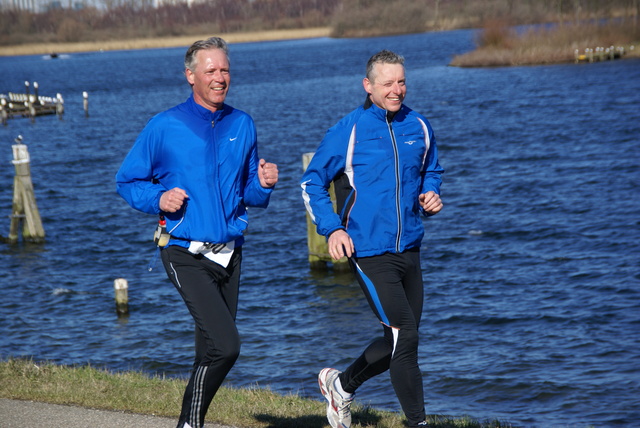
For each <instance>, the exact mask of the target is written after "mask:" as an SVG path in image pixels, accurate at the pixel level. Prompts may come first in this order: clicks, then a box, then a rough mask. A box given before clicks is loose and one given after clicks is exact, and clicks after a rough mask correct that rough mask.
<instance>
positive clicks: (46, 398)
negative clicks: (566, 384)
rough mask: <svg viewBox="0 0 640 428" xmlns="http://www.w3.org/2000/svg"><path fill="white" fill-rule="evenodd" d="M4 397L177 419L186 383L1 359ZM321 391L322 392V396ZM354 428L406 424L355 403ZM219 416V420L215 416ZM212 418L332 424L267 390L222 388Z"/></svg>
mask: <svg viewBox="0 0 640 428" xmlns="http://www.w3.org/2000/svg"><path fill="white" fill-rule="evenodd" d="M0 385H2V386H1V387H0V398H9V399H17V400H32V401H40V402H47V403H54V404H66V405H76V406H82V407H89V408H94V409H105V410H118V411H125V412H131V413H139V414H149V415H156V416H167V417H177V415H178V414H179V413H180V407H179V406H180V403H181V400H182V392H183V391H184V388H185V386H186V381H184V380H181V379H168V378H163V377H150V376H147V375H145V374H142V373H138V372H122V373H113V372H109V371H106V370H99V369H96V368H93V367H90V366H77V367H67V366H59V365H55V364H50V363H37V362H34V361H32V360H28V359H9V360H6V361H0ZM318 395H319V394H318ZM352 409H353V418H354V424H353V425H352V427H353V428H364V427H370V428H373V427H376V428H401V427H404V424H403V422H402V418H401V417H400V415H398V414H396V413H391V412H383V411H378V410H375V409H372V408H370V407H366V406H362V405H359V404H357V403H356V404H355V405H354V406H353V407H352ZM214 416H215V418H214ZM429 420H430V421H431V422H432V423H433V425H432V426H433V427H438V428H452V427H458V428H484V427H496V428H497V427H508V426H511V425H510V424H507V423H503V422H500V421H485V422H479V421H476V420H473V419H471V418H451V417H447V416H438V415H432V416H429ZM207 421H209V422H216V423H220V424H228V425H235V426H240V427H246V428H254V427H255V428H264V427H278V428H324V427H328V423H327V422H326V417H325V405H324V403H323V402H321V401H315V400H310V399H306V398H302V397H299V396H297V395H284V396H283V395H279V394H276V393H274V392H272V391H270V390H269V389H265V388H258V387H256V388H248V389H247V388H243V389H235V388H225V387H223V388H221V389H220V391H219V392H218V394H217V395H216V397H215V399H214V401H213V403H212V405H211V408H210V411H209V413H208V416H207Z"/></svg>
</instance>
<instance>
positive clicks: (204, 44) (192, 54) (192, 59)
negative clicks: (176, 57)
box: [184, 37, 229, 71]
mask: <svg viewBox="0 0 640 428" xmlns="http://www.w3.org/2000/svg"><path fill="white" fill-rule="evenodd" d="M209 49H220V50H221V51H223V52H224V53H225V55H226V56H227V60H229V48H228V47H227V42H225V41H224V39H222V38H220V37H209V38H208V39H206V40H198V41H197V42H194V43H193V44H192V45H191V46H190V47H189V49H187V53H186V55H185V56H184V68H188V69H189V70H191V71H194V70H195V68H196V66H197V65H198V60H197V59H196V54H197V53H198V52H199V51H202V50H209Z"/></svg>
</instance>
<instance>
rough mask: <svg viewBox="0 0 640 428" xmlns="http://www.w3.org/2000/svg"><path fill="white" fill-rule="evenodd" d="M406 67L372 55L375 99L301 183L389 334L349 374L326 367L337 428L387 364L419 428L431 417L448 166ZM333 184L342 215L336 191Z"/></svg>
mask: <svg viewBox="0 0 640 428" xmlns="http://www.w3.org/2000/svg"><path fill="white" fill-rule="evenodd" d="M404 71H405V70H404V58H403V57H402V56H400V55H397V54H395V53H393V52H390V51H386V50H385V51H381V52H379V53H377V54H376V55H374V56H372V57H371V58H370V59H369V62H368V64H367V74H366V77H365V78H364V80H363V86H364V89H365V91H366V92H367V93H368V96H367V99H366V102H365V104H364V105H363V106H360V107H358V108H357V109H355V110H354V111H352V112H351V113H349V114H348V115H347V116H345V117H344V118H343V119H342V120H340V121H339V122H338V123H337V124H336V125H335V126H333V127H332V128H331V129H329V131H328V132H327V134H326V135H325V137H324V139H323V140H322V142H321V144H320V146H319V148H318V150H317V151H316V153H315V154H314V156H313V159H312V160H311V162H310V164H309V166H308V168H307V170H306V171H305V173H304V175H303V177H302V180H301V186H302V190H303V192H302V196H303V199H304V201H305V205H306V207H307V211H308V212H309V214H310V216H311V219H312V220H313V222H314V224H315V225H316V226H317V231H318V233H319V234H321V235H324V236H326V237H327V238H328V241H327V244H328V251H329V254H330V255H331V256H332V258H333V259H335V260H338V259H340V258H342V257H344V256H346V257H348V258H349V261H350V263H351V266H352V268H353V271H354V273H355V275H356V278H357V279H358V282H359V283H360V286H361V288H362V290H363V292H364V294H365V296H366V298H367V300H368V302H369V304H370V306H371V308H372V310H373V312H374V313H375V315H376V316H377V317H378V319H379V320H380V322H381V324H382V327H383V332H384V335H383V337H381V338H379V339H376V340H374V341H373V342H372V343H371V344H370V345H369V346H368V347H367V348H366V349H365V351H364V352H363V353H362V355H361V356H360V357H359V358H357V359H356V360H355V361H354V362H353V363H352V364H351V365H350V366H349V367H348V368H347V369H346V370H345V371H344V372H340V371H338V370H336V369H332V368H325V369H323V370H322V371H321V372H320V375H319V377H318V381H319V384H320V389H321V392H322V394H323V395H324V396H325V398H326V399H327V401H328V404H327V418H328V419H329V422H330V424H331V426H332V427H333V428H348V427H349V426H350V425H351V412H350V405H351V402H352V400H353V397H354V394H355V391H356V389H357V388H358V387H359V386H360V385H362V384H363V383H364V382H365V381H366V380H368V379H370V378H372V377H374V376H376V375H378V374H380V373H383V372H384V371H386V370H390V374H391V383H392V385H393V388H394V390H395V392H396V395H397V397H398V400H399V401H400V404H401V406H402V409H403V411H404V413H405V415H406V417H407V420H408V423H409V426H410V427H421V426H426V424H427V422H426V415H425V410H424V393H423V383H422V374H421V371H420V368H419V366H418V326H419V324H420V317H421V314H422V305H423V282H422V271H421V267H420V245H421V242H422V237H423V235H424V226H423V224H422V219H421V214H423V215H426V216H431V215H434V214H436V213H438V212H439V211H440V210H441V209H442V201H441V199H440V196H439V194H440V184H441V174H442V172H443V169H442V168H441V167H440V165H439V164H438V151H437V148H436V141H435V138H434V134H433V130H432V128H431V125H430V124H429V122H428V121H427V119H426V118H425V117H423V116H422V115H420V114H419V113H417V112H415V111H413V110H411V109H410V108H408V107H407V106H405V105H404V104H403V100H404V98H405V95H406V80H405V72H404ZM331 182H334V183H335V191H336V199H337V201H336V202H337V208H338V209H337V211H338V212H337V213H336V212H334V209H333V205H332V202H331V199H330V197H329V193H328V189H329V185H330V184H331Z"/></svg>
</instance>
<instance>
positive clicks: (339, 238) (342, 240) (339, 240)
mask: <svg viewBox="0 0 640 428" xmlns="http://www.w3.org/2000/svg"><path fill="white" fill-rule="evenodd" d="M327 246H328V249H329V255H330V256H331V257H332V258H333V260H340V259H341V258H343V257H344V256H347V257H351V255H352V254H353V253H354V251H355V249H354V247H353V241H352V240H351V237H350V236H349V234H348V233H347V232H345V231H344V230H342V229H338V230H336V231H335V232H333V233H332V234H331V235H329V241H327Z"/></svg>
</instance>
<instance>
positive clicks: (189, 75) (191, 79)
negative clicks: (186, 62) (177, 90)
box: [184, 68, 195, 86]
mask: <svg viewBox="0 0 640 428" xmlns="http://www.w3.org/2000/svg"><path fill="white" fill-rule="evenodd" d="M184 76H185V77H186V78H187V82H189V85H191V86H193V85H194V84H195V82H194V77H193V71H191V70H189V69H188V68H186V69H185V70H184Z"/></svg>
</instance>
